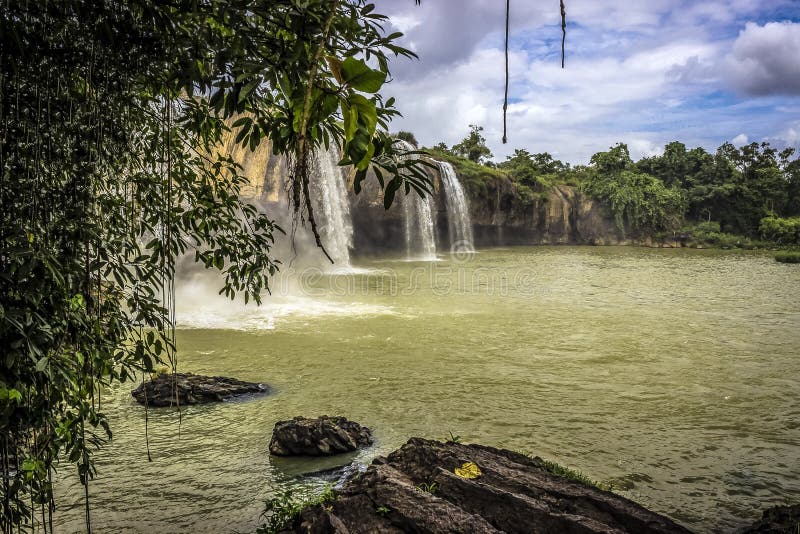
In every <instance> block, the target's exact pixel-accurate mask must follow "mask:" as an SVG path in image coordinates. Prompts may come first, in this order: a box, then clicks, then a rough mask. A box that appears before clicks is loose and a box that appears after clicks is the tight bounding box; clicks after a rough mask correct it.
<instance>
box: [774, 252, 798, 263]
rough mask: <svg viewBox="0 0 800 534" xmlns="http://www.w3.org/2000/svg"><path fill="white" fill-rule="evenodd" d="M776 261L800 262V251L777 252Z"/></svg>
mask: <svg viewBox="0 0 800 534" xmlns="http://www.w3.org/2000/svg"><path fill="white" fill-rule="evenodd" d="M775 261H779V262H781V263H800V251H796V250H792V251H787V252H778V253H777V254H775Z"/></svg>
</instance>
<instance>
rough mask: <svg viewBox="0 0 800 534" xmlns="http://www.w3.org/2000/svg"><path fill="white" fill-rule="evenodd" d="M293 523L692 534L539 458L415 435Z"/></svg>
mask: <svg viewBox="0 0 800 534" xmlns="http://www.w3.org/2000/svg"><path fill="white" fill-rule="evenodd" d="M289 531H292V532H316V533H352V534H355V533H367V532H437V533H455V532H462V533H463V532H470V533H490V532H493V533H495V532H508V533H523V532H524V533H529V532H547V533H566V534H569V533H601V532H602V533H607V534H610V533H627V532H630V533H634V532H635V533H641V534H648V533H686V532H688V531H687V530H686V529H685V528H683V527H681V526H680V525H678V524H676V523H674V522H673V521H671V520H670V519H668V518H666V517H664V516H661V515H659V514H656V513H654V512H651V511H649V510H647V509H645V508H643V507H642V506H640V505H638V504H636V503H635V502H632V501H630V500H628V499H625V498H623V497H620V496H619V495H616V494H614V493H610V492H607V491H603V490H601V489H598V488H596V487H594V486H591V485H588V484H585V483H583V482H580V481H576V480H572V479H568V478H564V477H562V476H558V475H555V474H553V473H552V472H550V471H549V470H548V468H547V466H546V464H545V463H544V462H543V461H542V460H541V459H540V458H529V457H527V456H524V455H522V454H518V453H514V452H511V451H507V450H502V449H495V448H492V447H485V446H481V445H462V444H458V443H441V442H438V441H429V440H423V439H419V438H412V439H411V440H409V441H408V443H406V444H405V445H404V446H403V447H402V448H400V449H399V450H397V451H395V452H393V453H392V454H390V455H389V456H388V457H385V458H383V457H381V458H377V459H376V460H375V461H374V462H373V463H372V465H370V467H369V468H368V469H367V471H366V472H365V473H364V474H363V475H361V476H356V477H354V478H353V479H351V480H349V481H348V482H346V483H345V484H344V486H343V487H342V489H341V490H340V491H338V492H337V497H336V499H335V500H334V501H332V502H327V503H325V504H324V505H316V506H311V507H308V508H306V509H304V510H303V511H302V512H301V514H300V515H299V516H298V517H297V518H296V519H295V520H294V523H293V524H292V525H291V528H290V530H289Z"/></svg>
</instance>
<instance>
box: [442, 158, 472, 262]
mask: <svg viewBox="0 0 800 534" xmlns="http://www.w3.org/2000/svg"><path fill="white" fill-rule="evenodd" d="M437 163H438V164H439V171H440V174H441V178H442V187H444V193H445V198H446V201H447V222H448V227H449V231H450V248H451V251H452V252H475V247H474V245H473V241H472V221H471V220H470V217H469V202H468V201H467V195H465V194H464V188H463V187H461V182H459V180H458V176H457V175H456V170H455V169H454V168H453V166H452V165H451V164H450V163H448V162H446V161H439V162H437Z"/></svg>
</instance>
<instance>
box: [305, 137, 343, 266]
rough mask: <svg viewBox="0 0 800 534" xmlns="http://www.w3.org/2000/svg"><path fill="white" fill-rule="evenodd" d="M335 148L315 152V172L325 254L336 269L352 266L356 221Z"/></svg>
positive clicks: (316, 200)
mask: <svg viewBox="0 0 800 534" xmlns="http://www.w3.org/2000/svg"><path fill="white" fill-rule="evenodd" d="M338 161H339V158H338V157H337V155H336V153H335V151H334V150H333V147H331V149H329V150H324V149H322V148H320V149H318V150H316V151H315V157H314V170H315V171H316V174H317V179H316V180H313V182H312V183H313V189H314V196H315V197H316V198H315V199H314V200H315V204H316V206H315V207H316V211H315V215H316V217H317V224H318V225H319V233H320V237H321V238H322V243H323V245H325V250H327V251H328V254H330V256H331V258H333V261H334V262H335V264H336V267H349V266H350V249H351V248H353V221H352V219H351V218H350V203H349V201H348V198H347V188H346V187H345V183H344V177H343V176H342V171H341V168H340V167H339V166H338V165H337V162H338Z"/></svg>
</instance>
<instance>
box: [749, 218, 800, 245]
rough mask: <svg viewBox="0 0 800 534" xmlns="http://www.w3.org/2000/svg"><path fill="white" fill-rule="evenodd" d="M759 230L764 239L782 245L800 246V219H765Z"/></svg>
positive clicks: (762, 220)
mask: <svg viewBox="0 0 800 534" xmlns="http://www.w3.org/2000/svg"><path fill="white" fill-rule="evenodd" d="M758 229H759V231H760V232H761V235H762V236H763V238H764V239H767V240H769V241H773V242H775V243H779V244H781V245H800V217H792V218H786V219H784V218H781V217H764V218H763V219H761V222H760V224H759V225H758Z"/></svg>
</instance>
